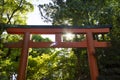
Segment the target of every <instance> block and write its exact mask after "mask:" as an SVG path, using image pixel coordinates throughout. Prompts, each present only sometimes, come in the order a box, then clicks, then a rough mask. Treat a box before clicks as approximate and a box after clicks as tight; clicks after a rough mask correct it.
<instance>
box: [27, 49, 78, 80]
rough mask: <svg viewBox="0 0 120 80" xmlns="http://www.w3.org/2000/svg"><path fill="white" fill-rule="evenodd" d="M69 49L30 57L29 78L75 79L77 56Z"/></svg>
mask: <svg viewBox="0 0 120 80" xmlns="http://www.w3.org/2000/svg"><path fill="white" fill-rule="evenodd" d="M68 50H69V49H60V50H58V49H56V50H55V51H54V52H52V53H48V54H42V55H41V56H37V57H32V56H29V63H28V74H27V75H28V77H27V79H28V80H30V79H32V80H40V79H50V80H64V79H65V80H69V79H74V75H72V74H73V73H74V71H75V70H74V69H75V65H74V62H75V61H76V57H75V55H74V54H73V53H72V52H70V51H68Z"/></svg>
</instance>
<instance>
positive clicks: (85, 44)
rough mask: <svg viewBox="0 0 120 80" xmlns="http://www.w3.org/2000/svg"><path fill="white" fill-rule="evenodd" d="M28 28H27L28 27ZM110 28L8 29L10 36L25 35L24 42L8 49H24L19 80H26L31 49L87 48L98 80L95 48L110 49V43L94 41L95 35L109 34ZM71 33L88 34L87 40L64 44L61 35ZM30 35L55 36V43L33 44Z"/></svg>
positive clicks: (91, 69) (9, 44)
mask: <svg viewBox="0 0 120 80" xmlns="http://www.w3.org/2000/svg"><path fill="white" fill-rule="evenodd" d="M26 26H27V27H26ZM109 31H110V26H102V27H100V26H92V28H90V27H89V28H88V27H82V28H81V27H71V26H67V27H65V26H62V27H61V26H35V25H29V26H28V25H15V26H13V27H10V28H7V32H8V33H9V34H24V37H23V40H22V41H19V42H15V43H7V44H5V47H7V48H22V51H21V56H20V64H19V71H18V77H17V80H26V67H27V62H28V55H29V54H28V49H29V48H50V47H53V48H87V51H88V61H89V67H90V75H91V80H97V77H98V76H99V72H98V67H97V62H96V58H95V56H94V54H95V48H102V47H108V46H109V45H110V43H109V42H98V41H97V40H94V39H93V35H94V34H100V33H102V34H103V33H108V32H109ZM66 32H71V33H74V34H79V33H80V34H86V40H84V41H81V42H62V41H61V35H62V34H64V33H66ZM30 34H55V42H56V45H53V46H50V45H51V44H53V43H55V42H33V41H31V40H30Z"/></svg>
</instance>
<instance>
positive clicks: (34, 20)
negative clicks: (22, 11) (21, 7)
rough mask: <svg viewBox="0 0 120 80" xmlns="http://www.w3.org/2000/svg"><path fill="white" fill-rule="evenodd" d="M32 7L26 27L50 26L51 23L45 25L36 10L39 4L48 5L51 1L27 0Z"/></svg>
mask: <svg viewBox="0 0 120 80" xmlns="http://www.w3.org/2000/svg"><path fill="white" fill-rule="evenodd" d="M28 1H30V2H31V3H32V4H33V5H34V11H33V12H31V13H28V20H27V24H28V25H51V23H45V22H44V21H43V20H42V19H41V16H40V12H39V9H38V5H39V4H44V3H49V2H50V1H51V0H28Z"/></svg>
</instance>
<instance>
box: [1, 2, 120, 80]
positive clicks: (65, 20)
mask: <svg viewBox="0 0 120 80" xmlns="http://www.w3.org/2000/svg"><path fill="white" fill-rule="evenodd" d="M38 8H39V11H40V15H41V16H42V17H41V18H42V19H44V21H45V22H51V23H52V24H53V25H66V26H67V25H70V26H86V25H87V26H88V25H89V26H92V25H112V29H111V32H110V33H109V34H108V35H107V36H104V39H103V38H102V37H99V36H97V37H98V38H99V40H102V41H104V40H105V41H110V42H111V44H112V46H111V47H109V48H105V49H96V55H95V56H96V58H97V62H98V67H99V72H100V76H99V77H98V80H120V0H51V2H50V3H49V4H43V5H41V4H40V5H38ZM33 9H34V7H33V5H32V3H30V2H27V1H26V0H0V80H10V78H11V76H12V75H13V74H17V70H18V64H19V57H20V51H21V49H17V48H14V49H8V48H4V46H3V43H6V42H17V41H19V40H22V35H10V34H5V32H4V31H5V26H4V24H12V25H14V24H20V25H27V24H26V20H27V13H28V12H32V11H33ZM3 23H4V24H3ZM84 38H85V37H84V35H76V36H74V39H73V41H82V40H83V39H84ZM31 39H32V40H34V41H36V42H38V41H50V40H49V39H48V38H42V37H41V35H32V38H31ZM28 59H29V60H28V67H27V80H90V73H89V66H88V60H87V51H86V49H80V48H74V49H70V48H60V49H54V48H41V49H40V48H30V49H29V58H28Z"/></svg>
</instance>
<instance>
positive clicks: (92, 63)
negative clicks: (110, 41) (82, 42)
mask: <svg viewBox="0 0 120 80" xmlns="http://www.w3.org/2000/svg"><path fill="white" fill-rule="evenodd" d="M87 47H88V48H87V51H88V61H89V67H90V75H91V80H97V77H98V75H99V73H98V67H97V62H96V58H95V47H94V41H93V34H92V32H87Z"/></svg>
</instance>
